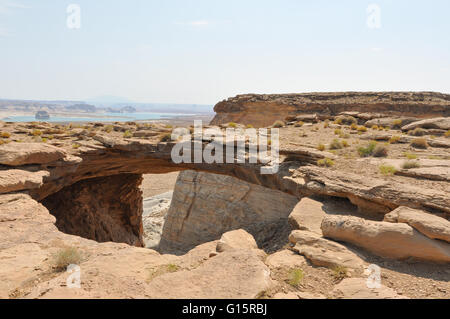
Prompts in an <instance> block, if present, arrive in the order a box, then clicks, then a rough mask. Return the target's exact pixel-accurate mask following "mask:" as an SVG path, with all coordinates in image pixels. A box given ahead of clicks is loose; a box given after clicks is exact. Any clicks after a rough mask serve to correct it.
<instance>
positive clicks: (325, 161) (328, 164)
mask: <svg viewBox="0 0 450 319" xmlns="http://www.w3.org/2000/svg"><path fill="white" fill-rule="evenodd" d="M317 165H318V166H320V167H331V166H333V165H334V161H333V160H332V159H329V158H323V159H320V160H318V161H317Z"/></svg>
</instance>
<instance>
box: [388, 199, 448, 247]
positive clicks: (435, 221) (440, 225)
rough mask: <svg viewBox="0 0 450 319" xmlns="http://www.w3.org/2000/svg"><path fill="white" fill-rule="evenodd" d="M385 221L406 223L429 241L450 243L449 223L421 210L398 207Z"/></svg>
mask: <svg viewBox="0 0 450 319" xmlns="http://www.w3.org/2000/svg"><path fill="white" fill-rule="evenodd" d="M384 220H385V221H389V222H396V223H406V224H408V225H410V226H412V227H414V228H415V229H416V230H418V231H419V232H421V233H422V234H424V235H425V236H427V237H428V238H431V239H440V240H444V241H446V242H450V222H449V221H448V220H447V219H445V218H442V217H439V216H436V215H433V214H430V213H428V212H425V211H423V210H418V209H412V208H409V207H403V206H402V207H399V208H397V209H396V210H394V211H392V212H391V213H389V214H387V215H386V216H385V218H384Z"/></svg>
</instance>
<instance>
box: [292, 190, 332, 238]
mask: <svg viewBox="0 0 450 319" xmlns="http://www.w3.org/2000/svg"><path fill="white" fill-rule="evenodd" d="M322 206H323V203H321V202H319V201H317V200H314V199H311V198H308V197H305V198H302V199H301V201H300V202H299V203H298V204H297V206H295V208H294V210H293V211H292V213H291V214H290V215H289V224H291V226H292V228H293V229H299V230H309V231H312V232H314V233H317V234H322V230H321V229H320V225H321V224H322V219H323V218H324V217H325V215H326V213H325V211H324V210H323V208H322Z"/></svg>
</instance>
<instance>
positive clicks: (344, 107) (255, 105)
mask: <svg viewBox="0 0 450 319" xmlns="http://www.w3.org/2000/svg"><path fill="white" fill-rule="evenodd" d="M214 111H215V112H216V113H217V115H216V117H215V118H214V119H213V121H212V124H215V125H217V124H225V123H229V122H236V123H241V124H252V125H255V126H269V125H272V124H273V123H274V122H275V121H277V120H284V119H285V118H286V117H288V116H296V115H299V114H314V113H316V114H319V115H322V116H325V117H326V116H333V115H338V114H339V113H341V112H365V113H367V112H370V113H381V114H384V115H390V116H392V115H397V116H400V115H401V116H413V117H419V118H427V117H439V116H450V95H448V94H441V93H434V92H342V93H301V94H264V95H258V94H245V95H238V96H236V97H233V98H229V99H228V100H225V101H222V102H219V103H218V104H216V106H215V107H214Z"/></svg>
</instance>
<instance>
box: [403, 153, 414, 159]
mask: <svg viewBox="0 0 450 319" xmlns="http://www.w3.org/2000/svg"><path fill="white" fill-rule="evenodd" d="M403 155H404V156H405V157H406V158H407V159H410V160H413V159H416V158H417V155H416V154H413V153H409V152H405V153H403Z"/></svg>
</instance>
